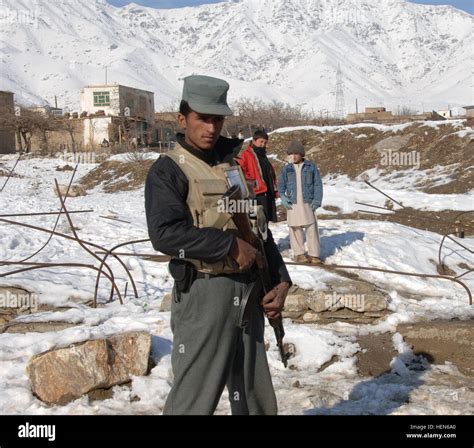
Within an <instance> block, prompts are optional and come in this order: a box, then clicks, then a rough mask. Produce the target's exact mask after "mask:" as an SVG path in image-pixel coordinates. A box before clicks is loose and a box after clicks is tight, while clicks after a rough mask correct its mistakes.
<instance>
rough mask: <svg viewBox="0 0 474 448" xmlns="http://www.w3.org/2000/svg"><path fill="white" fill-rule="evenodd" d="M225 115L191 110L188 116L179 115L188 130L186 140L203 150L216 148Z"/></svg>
mask: <svg viewBox="0 0 474 448" xmlns="http://www.w3.org/2000/svg"><path fill="white" fill-rule="evenodd" d="M224 119H225V117H223V116H221V115H203V114H199V113H197V112H194V111H193V112H190V113H189V114H188V116H187V117H185V116H184V115H182V114H179V115H178V123H179V125H180V126H181V127H182V128H184V129H185V130H186V138H185V140H186V142H187V143H188V144H190V145H191V146H193V147H194V148H197V149H200V150H201V151H210V150H212V148H214V145H215V144H216V142H217V140H218V139H219V136H220V135H221V131H222V127H223V126H224Z"/></svg>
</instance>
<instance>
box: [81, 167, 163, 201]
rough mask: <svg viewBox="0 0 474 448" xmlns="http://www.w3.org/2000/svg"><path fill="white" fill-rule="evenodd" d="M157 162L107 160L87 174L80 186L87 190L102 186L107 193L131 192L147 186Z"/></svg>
mask: <svg viewBox="0 0 474 448" xmlns="http://www.w3.org/2000/svg"><path fill="white" fill-rule="evenodd" d="M154 162H155V160H151V159H145V160H142V161H140V162H132V161H130V162H121V161H116V160H107V161H105V162H102V163H101V164H100V165H99V166H98V167H96V168H94V169H93V170H92V171H90V172H89V173H88V174H86V175H85V176H84V177H83V178H82V179H81V180H80V184H81V185H83V186H84V187H85V188H86V189H87V190H90V189H92V188H95V187H97V186H99V185H101V186H102V188H103V189H104V191H105V192H106V193H115V192H117V191H129V190H135V189H137V188H141V187H143V186H144V185H145V179H146V176H147V174H148V171H149V170H150V168H151V166H152V165H153V163H154Z"/></svg>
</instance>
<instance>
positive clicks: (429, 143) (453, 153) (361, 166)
mask: <svg viewBox="0 0 474 448" xmlns="http://www.w3.org/2000/svg"><path fill="white" fill-rule="evenodd" d="M470 123H471V122H467V121H466V122H464V128H463V127H455V126H453V125H452V124H450V123H449V122H446V123H445V124H439V125H438V126H437V127H436V128H435V127H431V126H425V125H424V123H413V124H412V125H410V126H407V127H406V128H404V129H402V130H399V131H397V132H391V131H382V130H379V129H376V128H374V127H370V125H367V127H360V128H351V129H342V130H341V131H339V132H324V133H323V132H320V131H318V130H297V131H293V132H286V133H274V134H272V135H271V136H270V142H269V151H270V152H271V153H275V154H276V155H277V157H278V158H279V159H280V160H282V161H284V160H286V157H287V154H286V150H287V148H288V146H289V144H290V142H291V141H292V140H294V139H298V140H301V141H302V143H303V144H304V145H305V147H306V150H307V152H306V155H307V158H308V159H310V160H313V161H315V162H316V163H317V164H318V167H319V169H320V171H321V174H322V175H323V176H324V175H326V174H340V175H343V174H346V175H347V176H348V177H349V178H351V179H355V178H356V177H357V176H359V175H361V174H362V173H363V172H365V171H367V170H370V169H373V168H380V169H381V170H382V175H383V173H387V174H390V173H391V172H392V171H399V170H401V169H403V167H400V166H397V165H389V166H386V165H382V156H381V154H382V152H383V151H387V150H389V149H391V150H393V151H398V152H399V153H411V152H412V151H415V152H417V153H419V155H420V169H421V170H431V169H434V168H435V167H437V166H439V165H441V166H444V167H447V166H451V165H452V166H453V172H452V180H451V182H449V183H447V184H445V185H441V186H435V185H434V184H435V182H436V180H437V179H436V177H437V176H434V175H433V178H430V176H429V175H428V177H427V179H426V180H425V181H424V182H423V185H422V186H421V187H422V188H421V189H422V190H423V191H425V192H427V193H441V194H446V193H466V192H468V191H470V190H472V189H473V188H474V170H473V169H472V168H470V167H472V166H474V140H471V137H470V136H469V135H467V133H466V135H462V134H459V132H460V131H461V132H462V131H464V130H465V131H470V130H471V128H470V126H471V124H470ZM272 162H273V161H272ZM456 164H457V165H456ZM455 165H456V166H455ZM282 166H283V162H277V161H275V167H276V169H277V171H278V172H279V171H280V169H281V167H282ZM407 168H409V167H407ZM469 168H470V169H469ZM438 175H439V173H438Z"/></svg>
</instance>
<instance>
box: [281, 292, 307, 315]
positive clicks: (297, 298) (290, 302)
mask: <svg viewBox="0 0 474 448" xmlns="http://www.w3.org/2000/svg"><path fill="white" fill-rule="evenodd" d="M307 309H308V305H306V303H305V298H304V295H302V294H292V295H289V296H287V297H286V300H285V311H288V312H290V311H297V312H303V311H306V310H307Z"/></svg>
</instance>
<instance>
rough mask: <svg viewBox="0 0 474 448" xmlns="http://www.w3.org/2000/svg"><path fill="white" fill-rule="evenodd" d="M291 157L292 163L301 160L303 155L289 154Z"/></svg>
mask: <svg viewBox="0 0 474 448" xmlns="http://www.w3.org/2000/svg"><path fill="white" fill-rule="evenodd" d="M291 157H292V159H293V163H300V162H301V161H302V160H303V156H302V155H301V154H291Z"/></svg>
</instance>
